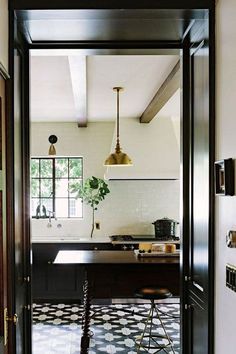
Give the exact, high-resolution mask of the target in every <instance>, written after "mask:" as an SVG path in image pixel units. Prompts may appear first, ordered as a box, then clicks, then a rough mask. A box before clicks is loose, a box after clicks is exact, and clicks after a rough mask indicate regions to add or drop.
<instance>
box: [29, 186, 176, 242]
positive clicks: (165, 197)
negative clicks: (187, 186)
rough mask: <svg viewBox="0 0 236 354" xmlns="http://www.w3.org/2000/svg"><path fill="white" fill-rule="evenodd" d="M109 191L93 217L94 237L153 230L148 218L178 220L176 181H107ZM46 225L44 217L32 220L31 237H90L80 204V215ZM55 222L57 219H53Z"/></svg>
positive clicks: (88, 211) (87, 215)
mask: <svg viewBox="0 0 236 354" xmlns="http://www.w3.org/2000/svg"><path fill="white" fill-rule="evenodd" d="M109 188H110V191H111V193H110V194H109V195H107V197H106V199H105V200H104V201H103V202H101V204H100V205H99V206H98V211H97V212H96V213H95V221H99V222H100V230H95V231H94V240H96V238H97V239H98V238H103V237H104V239H106V238H107V237H108V236H109V235H112V234H132V233H133V234H154V226H153V225H152V222H153V221H155V220H156V219H160V218H162V217H165V216H166V217H169V218H173V219H175V220H179V181H178V180H176V181H170V180H136V181H132V180H130V181H129V180H122V181H109ZM59 221H60V223H61V224H62V227H61V228H60V229H58V228H57V227H56V222H54V220H53V222H52V224H53V226H52V227H51V228H50V229H49V228H47V227H46V225H47V221H46V220H35V219H33V220H32V241H33V242H34V241H38V240H41V241H43V240H45V241H49V240H51V241H54V240H61V239H62V238H63V240H62V241H64V242H66V241H70V240H75V241H76V239H78V238H81V237H82V238H88V239H89V238H90V230H91V222H92V213H91V208H90V207H89V206H87V205H84V218H83V219H59ZM57 223H58V222H57Z"/></svg>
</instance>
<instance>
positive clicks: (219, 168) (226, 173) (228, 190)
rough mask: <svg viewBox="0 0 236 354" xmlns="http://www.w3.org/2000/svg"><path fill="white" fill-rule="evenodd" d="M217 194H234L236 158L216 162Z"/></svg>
mask: <svg viewBox="0 0 236 354" xmlns="http://www.w3.org/2000/svg"><path fill="white" fill-rule="evenodd" d="M215 194H216V195H234V160H233V159H231V158H230V159H224V160H220V161H216V162H215Z"/></svg>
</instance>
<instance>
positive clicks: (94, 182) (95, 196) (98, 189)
mask: <svg viewBox="0 0 236 354" xmlns="http://www.w3.org/2000/svg"><path fill="white" fill-rule="evenodd" d="M71 192H72V193H76V194H75V198H82V199H83V202H86V203H87V204H88V205H90V206H91V207H92V210H93V223H92V231H91V237H92V236H93V231H94V212H95V210H97V209H98V208H97V207H98V204H99V203H100V202H101V201H102V200H104V199H105V196H106V195H107V194H108V193H110V190H109V188H108V185H107V183H106V182H105V181H104V180H103V179H101V178H98V177H94V176H92V177H90V178H87V179H86V180H85V182H84V184H83V185H82V184H81V183H79V182H76V183H74V184H73V185H71Z"/></svg>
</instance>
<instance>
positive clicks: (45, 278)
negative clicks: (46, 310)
mask: <svg viewBox="0 0 236 354" xmlns="http://www.w3.org/2000/svg"><path fill="white" fill-rule="evenodd" d="M94 249H100V250H112V249H113V246H112V244H110V243H99V244H97V243H96V244H95V243H84V244H81V243H80V244H78V243H76V244H72V243H65V244H60V243H34V244H33V245H32V251H33V267H32V297H33V301H34V302H46V301H50V302H59V301H64V302H76V303H81V302H82V298H83V281H84V272H83V269H82V268H81V267H80V266H76V265H67V264H53V262H54V259H55V258H56V255H57V253H58V251H62V250H94Z"/></svg>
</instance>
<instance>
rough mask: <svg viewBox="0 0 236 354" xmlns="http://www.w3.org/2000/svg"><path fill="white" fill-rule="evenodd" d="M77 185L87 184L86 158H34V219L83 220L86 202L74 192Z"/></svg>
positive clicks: (32, 185)
mask: <svg viewBox="0 0 236 354" xmlns="http://www.w3.org/2000/svg"><path fill="white" fill-rule="evenodd" d="M75 183H81V184H82V183H83V158H82V157H32V158H31V215H32V217H33V218H38V219H41V218H48V217H49V215H50V214H51V215H53V216H56V217H62V218H82V217H83V208H82V200H81V199H76V198H75V197H76V194H75V193H72V192H71V190H70V187H71V185H73V184H75Z"/></svg>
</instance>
